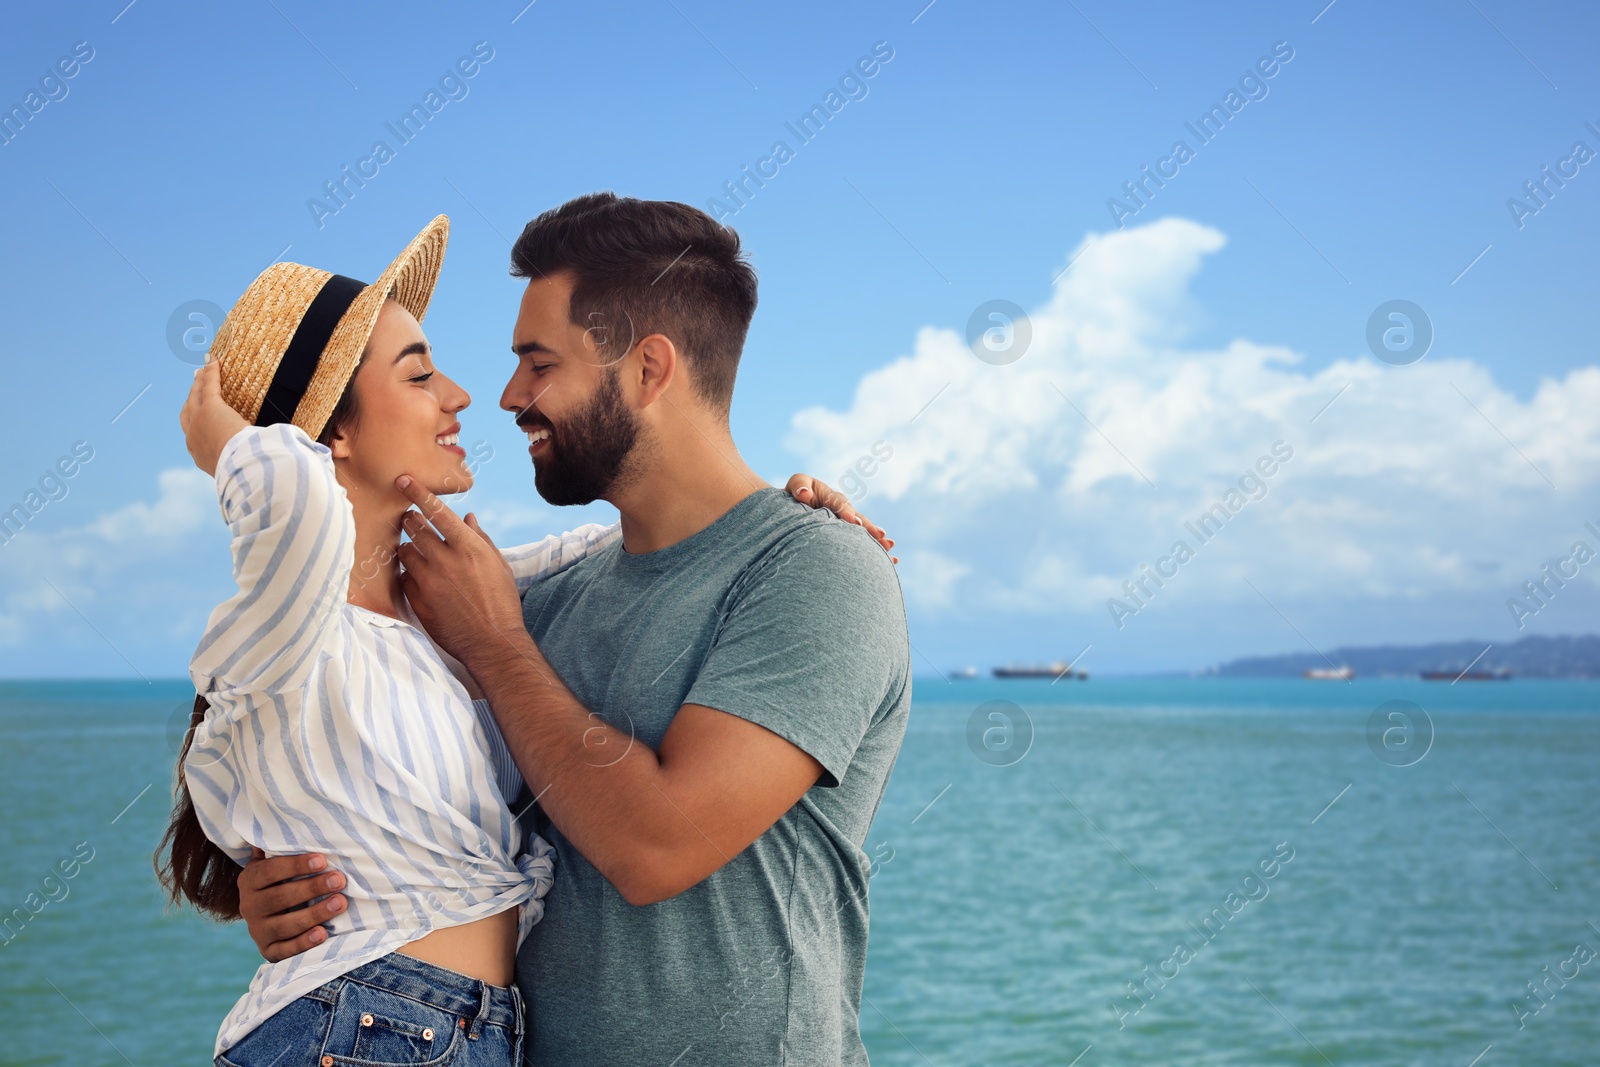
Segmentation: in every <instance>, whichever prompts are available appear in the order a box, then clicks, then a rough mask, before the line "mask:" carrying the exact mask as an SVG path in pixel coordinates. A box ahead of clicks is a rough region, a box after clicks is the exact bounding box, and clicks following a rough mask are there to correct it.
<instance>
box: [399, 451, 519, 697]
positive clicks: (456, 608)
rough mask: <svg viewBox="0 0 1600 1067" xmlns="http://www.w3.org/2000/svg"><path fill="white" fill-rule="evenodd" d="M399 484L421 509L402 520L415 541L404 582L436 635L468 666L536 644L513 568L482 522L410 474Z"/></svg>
mask: <svg viewBox="0 0 1600 1067" xmlns="http://www.w3.org/2000/svg"><path fill="white" fill-rule="evenodd" d="M395 485H396V487H397V488H399V490H400V491H401V492H402V493H404V494H405V496H406V497H407V498H408V499H410V501H411V502H412V503H413V504H415V505H416V506H417V508H418V510H417V511H407V512H406V514H405V519H404V520H403V522H402V525H403V527H404V529H405V532H406V534H407V536H409V537H410V538H411V540H410V541H408V542H406V543H405V544H402V545H401V546H400V563H401V565H402V566H403V567H404V568H405V573H404V574H403V575H402V576H401V584H402V587H403V588H404V590H405V594H406V599H407V600H408V601H410V602H411V610H413V611H415V612H416V613H417V618H418V619H419V620H421V622H422V625H423V626H424V627H426V628H427V631H428V633H429V635H430V636H431V637H432V638H433V639H434V640H435V641H437V642H438V643H439V645H440V647H442V648H443V649H444V650H445V651H446V652H448V653H450V654H451V655H452V656H454V657H455V658H456V659H458V660H460V661H461V662H462V663H464V664H466V665H467V667H468V669H471V667H472V665H473V663H474V661H477V660H479V659H480V658H481V657H482V656H484V655H485V654H492V653H495V652H498V651H505V650H510V649H522V648H525V647H526V646H528V645H529V644H531V639H530V638H529V637H528V633H527V631H526V630H525V629H523V625H522V601H521V599H520V598H519V597H518V596H517V587H516V583H515V582H514V581H513V580H512V577H511V568H510V567H508V566H507V565H506V561H505V559H504V558H503V557H502V556H501V555H500V550H499V549H497V548H496V547H495V546H494V542H493V541H491V540H489V535H488V534H486V533H484V532H483V530H482V529H480V528H479V526H478V520H477V518H476V517H475V516H473V515H472V514H471V513H470V512H469V513H468V514H467V517H466V519H465V520H464V521H463V520H462V519H461V518H460V517H459V516H458V515H456V513H455V512H453V511H451V510H450V509H449V508H448V507H446V506H445V504H444V502H443V501H441V500H440V499H439V498H438V497H436V496H434V495H433V494H432V493H430V492H428V490H427V489H425V488H424V487H423V486H422V485H421V484H420V483H419V482H417V481H416V479H414V478H411V477H410V476H409V475H402V476H401V477H400V478H398V479H396V480H395Z"/></svg>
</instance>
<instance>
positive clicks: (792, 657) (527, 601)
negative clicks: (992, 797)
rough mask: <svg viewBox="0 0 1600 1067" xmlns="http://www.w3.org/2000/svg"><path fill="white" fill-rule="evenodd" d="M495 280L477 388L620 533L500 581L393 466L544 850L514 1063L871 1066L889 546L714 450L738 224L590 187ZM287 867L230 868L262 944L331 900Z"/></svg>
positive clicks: (555, 214)
mask: <svg viewBox="0 0 1600 1067" xmlns="http://www.w3.org/2000/svg"><path fill="white" fill-rule="evenodd" d="M512 273H513V274H514V275H516V276H518V277H524V278H528V279H529V282H528V286H527V289H526V291H525V292H524V294H523V297H522V305H521V311H520V313H519V315H518V318H517V323H516V328H515V331H514V334H513V339H512V350H513V351H514V352H515V353H516V355H517V359H518V364H517V369H516V371H515V373H514V374H513V376H512V378H511V381H510V383H509V384H508V385H507V386H506V389H505V393H504V395H503V396H502V397H501V407H503V408H505V409H506V410H507V411H511V412H514V413H515V414H516V418H517V422H518V425H519V426H521V427H523V428H524V429H525V430H526V431H527V432H528V438H529V442H530V447H529V451H530V453H531V455H532V458H533V463H534V470H535V480H536V485H537V487H538V490H539V492H540V494H541V495H542V496H543V497H544V498H545V499H546V500H548V501H550V502H551V503H554V504H578V503H587V502H589V501H591V500H595V499H604V500H607V501H609V502H610V503H612V504H613V505H615V506H616V508H617V510H618V511H619V512H620V513H621V521H622V538H621V541H620V543H614V544H612V545H610V546H608V547H607V548H606V549H604V550H602V551H600V552H598V553H597V554H596V555H594V556H591V557H590V558H588V559H586V560H584V561H583V562H581V563H579V564H577V565H575V566H573V567H572V568H570V569H569V570H567V571H564V572H562V573H560V574H557V575H555V576H553V577H551V578H549V579H547V580H545V581H543V582H540V583H537V584H535V585H534V586H533V587H532V588H531V589H529V590H528V592H527V593H526V594H524V596H523V598H522V599H521V601H520V602H519V600H518V596H517V593H516V590H515V587H514V585H513V582H512V580H511V577H510V576H509V573H508V571H507V570H506V568H505V565H504V563H503V562H502V561H501V557H500V555H499V554H498V553H497V552H496V551H495V550H494V547H493V546H492V545H491V544H489V543H488V540H487V538H486V537H484V536H483V535H482V534H481V533H480V532H479V531H477V529H476V526H475V525H474V526H472V527H469V526H467V525H464V524H463V523H462V522H461V520H460V519H458V518H457V517H456V516H455V514H454V513H453V512H451V511H450V510H449V509H448V508H446V507H444V505H443V504H441V503H440V502H439V501H438V500H437V499H435V498H433V497H431V496H429V495H428V494H427V493H426V492H424V491H423V490H421V488H420V487H418V486H415V485H414V484H402V489H404V490H405V491H406V492H407V493H408V494H409V495H410V496H411V498H412V499H413V500H414V501H415V502H416V503H417V505H418V506H419V507H420V508H421V509H422V510H421V513H412V514H411V515H410V516H409V517H408V520H407V531H408V533H409V534H410V535H411V538H412V541H411V544H409V545H407V546H406V547H404V548H403V549H402V553H403V555H402V560H403V562H404V564H405V567H406V579H405V580H406V594H407V597H408V598H409V599H410V601H411V604H412V607H413V608H414V609H415V611H416V613H417V615H418V617H419V618H420V619H421V620H422V622H423V623H424V624H425V625H426V627H427V629H428V631H429V633H430V634H431V635H432V636H433V637H434V639H435V640H436V641H438V642H439V644H440V645H441V646H442V647H444V648H445V649H446V650H447V651H449V652H450V653H451V654H452V655H454V656H456V657H457V658H458V659H460V660H461V661H462V663H464V664H465V665H466V667H467V669H468V670H469V671H470V672H471V674H472V676H473V677H474V678H475V679H476V681H477V682H478V684H479V685H480V686H481V687H482V689H483V692H484V695H485V696H487V697H488V699H489V700H490V702H491V704H492V706H493V708H494V711H495V715H496V717H497V719H498V720H499V723H500V727H501V730H502V732H503V734H504V738H505V742H506V744H507V746H508V747H509V749H510V751H511V753H512V755H513V756H514V758H515V761H516V764H517V767H518V768H519V769H520V771H521V772H522V775H523V777H524V779H525V780H526V783H527V786H528V789H529V790H531V794H532V795H533V796H536V797H537V798H538V802H539V806H540V809H541V810H542V813H543V818H544V819H546V820H548V827H547V828H546V829H545V831H544V832H545V834H546V836H547V837H548V838H549V840H550V842H551V843H552V844H553V845H554V846H555V848H556V850H557V857H558V858H557V863H556V872H557V873H556V885H555V888H554V889H552V890H551V893H550V896H549V898H548V900H547V901H546V906H547V912H546V915H545V918H544V920H543V921H542V922H541V923H540V924H539V925H538V926H537V927H535V928H534V931H533V933H532V934H531V935H530V936H529V937H528V939H527V940H526V942H525V943H524V944H523V946H522V949H521V952H520V953H519V956H518V961H517V963H518V966H517V974H518V981H519V985H520V986H521V987H522V990H523V993H524V995H525V997H526V998H527V1001H528V1005H529V1008H528V1018H529V1029H528V1048H529V1051H530V1058H531V1060H532V1061H533V1062H534V1063H537V1064H539V1065H540V1067H551V1065H553V1067H567V1065H577V1064H604V1065H607V1067H616V1065H631V1064H640V1063H660V1064H663V1065H666V1064H670V1063H675V1062H679V1061H682V1062H683V1063H695V1064H729V1065H734V1064H737V1065H740V1067H748V1065H753V1064H778V1063H786V1064H838V1063H850V1064H859V1063H865V1062H866V1053H865V1050H864V1048H863V1046H862V1044H861V1038H860V1035H859V1032H858V1018H859V1012H860V998H861V982H862V974H863V968H864V965H865V959H866V941H867V907H866V890H867V879H868V874H869V861H868V857H867V856H866V854H865V853H864V852H863V849H862V846H863V844H864V842H865V840H866V836H867V831H868V829H869V827H870V825H871V822H872V818H873V815H874V814H875V812H876V810H877V806H878V802H879V800H880V799H881V797H882V795H883V790H884V786H885V784H886V782H887V779H888V776H889V772H890V770H891V769H892V767H893V764H894V760H895V757H896V755H897V753H898V751H899V747H900V742H901V738H902V736H903V735H904V731H905V725H906V718H907V714H908V710H909V706H910V698H911V680H910V652H909V643H908V641H907V637H906V625H905V614H904V608H903V605H902V602H901V598H900V592H899V586H898V583H897V581H896V578H895V576H894V571H893V567H892V565H891V563H890V561H889V559H888V557H887V556H886V555H885V553H884V551H883V550H882V549H881V548H879V547H878V545H877V544H875V543H874V541H873V539H872V537H871V536H869V535H868V534H867V533H866V531H864V530H862V529H860V528H858V527H854V526H851V525H847V524H844V523H839V522H835V521H832V520H831V519H829V518H828V516H826V515H818V514H817V513H815V512H812V511H809V510H807V509H806V508H803V507H801V506H799V505H798V504H796V503H795V502H793V501H792V500H790V499H789V498H788V497H787V496H786V495H785V494H784V493H782V492H781V491H779V490H776V489H771V488H769V487H765V486H764V483H762V481H761V480H760V479H759V478H757V477H756V475H755V473H754V472H753V471H751V469H750V468H749V467H748V466H747V465H746V464H745V463H744V461H743V460H742V459H741V458H740V456H739V454H738V452H737V450H736V448H735V447H734V443H733V439H732V436H731V433H730V431H729V427H728V413H729V408H730V404H731V401H732V396H733V385H734V378H735V374H736V372H737V369H738V362H739V357H740V353H741V351H742V349H743V345H744V339H745V334H746V331H747V329H748V327H749V324H750V319H751V317H752V315H753V314H754V311H755V305H756V280H755V274H754V272H753V271H752V270H751V268H750V267H749V265H748V264H747V263H746V262H745V261H744V258H743V256H742V254H741V253H740V250H739V239H738V237H737V235H736V234H734V233H733V232H732V231H731V230H728V229H725V228H723V227H722V226H720V225H718V224H717V223H716V222H715V221H713V220H712V219H711V218H710V217H709V216H707V215H705V214H703V213H702V212H700V211H697V210H695V209H693V208H690V207H687V206H685V205H682V204H674V203H664V202H654V201H638V200H631V199H618V198H616V197H614V196H612V195H611V194H595V195H592V196H586V197H580V198H578V199H577V200H573V201H571V202H569V203H567V204H564V205H562V206H561V207H559V208H557V209H555V210H553V211H550V212H546V213H545V214H544V215H541V216H540V217H539V218H537V219H535V220H534V221H533V222H531V223H529V225H528V226H527V228H526V229H525V230H524V231H523V233H522V236H521V237H520V238H519V239H518V241H517V243H516V246H515V247H514V249H513V251H512ZM401 483H407V479H404V478H402V479H401ZM423 515H426V516H427V517H428V519H427V520H425V519H424V518H423V517H422V516H423ZM269 865H275V866H270V867H269ZM257 868H260V870H259V871H258V870H257ZM309 869H310V866H309V865H308V864H307V863H306V862H305V861H304V860H303V859H302V858H295V857H280V858H279V859H276V860H270V861H265V862H263V863H258V864H253V865H252V866H251V868H247V872H246V874H245V875H243V876H241V880H240V885H241V890H242V891H243V892H244V893H245V898H246V899H245V905H244V910H245V913H246V915H247V916H253V917H252V921H251V933H252V936H254V937H255V938H256V940H257V943H258V944H261V945H263V948H264V952H270V951H272V950H273V945H274V943H276V942H283V941H285V940H290V939H293V938H296V937H302V936H303V932H304V931H306V930H307V929H308V928H309V927H310V926H311V925H313V924H315V923H317V922H320V921H323V920H325V919H326V918H328V914H329V913H327V912H326V911H325V910H324V909H325V905H326V902H324V903H323V904H319V905H317V906H316V907H313V908H308V909H305V910H303V911H298V912H288V913H283V909H284V908H286V907H288V906H291V905H294V904H298V903H303V902H305V901H307V900H309V899H311V898H312V897H314V896H316V895H318V894H320V893H322V892H326V888H325V883H324V880H323V879H322V878H316V879H310V880H308V881H298V882H287V883H285V884H279V885H276V886H275V887H274V888H272V889H270V890H267V891H266V892H262V893H261V895H260V898H259V900H258V899H257V898H256V896H255V893H256V891H257V890H258V889H259V888H260V887H262V886H264V885H267V884H269V883H271V882H281V881H282V880H283V879H285V878H287V877H289V876H290V875H291V874H292V873H303V872H305V871H307V870H309ZM268 909H270V910H271V911H272V912H277V913H278V914H273V915H268V914H266V912H267V910H268ZM304 947H306V945H305V944H302V943H299V942H293V941H291V943H290V944H288V945H281V946H279V948H278V951H299V950H302V949H303V948H304ZM269 958H270V957H269Z"/></svg>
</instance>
